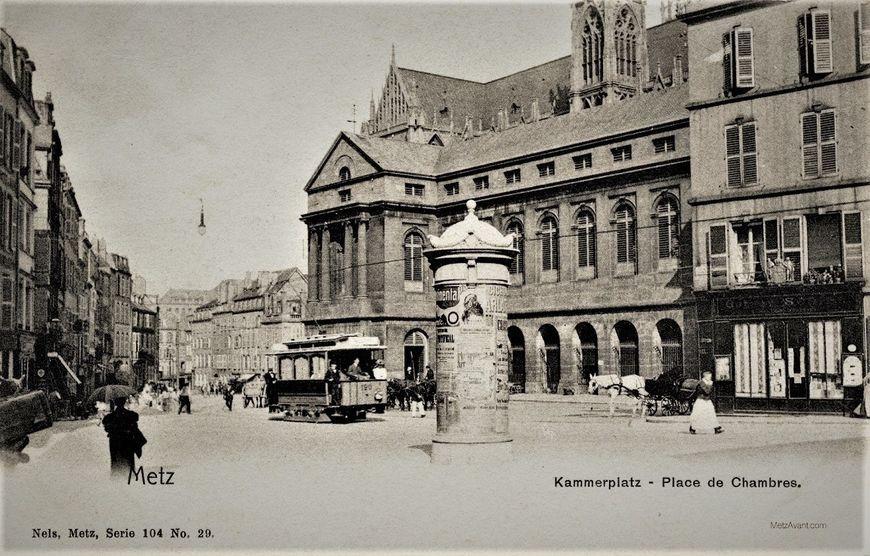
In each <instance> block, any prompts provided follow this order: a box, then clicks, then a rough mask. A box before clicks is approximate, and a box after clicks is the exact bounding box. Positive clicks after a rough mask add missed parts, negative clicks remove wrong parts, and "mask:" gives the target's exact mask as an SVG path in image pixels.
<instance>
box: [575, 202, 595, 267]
mask: <svg viewBox="0 0 870 556" xmlns="http://www.w3.org/2000/svg"><path fill="white" fill-rule="evenodd" d="M577 266H579V267H589V266H595V217H594V216H593V215H592V213H589V212H583V213H581V214H580V216H579V217H578V219H577Z"/></svg>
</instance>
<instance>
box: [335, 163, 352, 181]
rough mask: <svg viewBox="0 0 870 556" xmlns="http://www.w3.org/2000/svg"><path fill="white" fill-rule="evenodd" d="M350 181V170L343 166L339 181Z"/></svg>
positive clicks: (339, 173)
mask: <svg viewBox="0 0 870 556" xmlns="http://www.w3.org/2000/svg"><path fill="white" fill-rule="evenodd" d="M349 179H350V168H348V167H347V166H342V167H341V169H340V170H339V171H338V181H347V180H349Z"/></svg>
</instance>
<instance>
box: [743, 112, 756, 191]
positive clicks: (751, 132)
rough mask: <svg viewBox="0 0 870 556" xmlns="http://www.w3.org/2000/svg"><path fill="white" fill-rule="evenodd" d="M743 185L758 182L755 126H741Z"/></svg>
mask: <svg viewBox="0 0 870 556" xmlns="http://www.w3.org/2000/svg"><path fill="white" fill-rule="evenodd" d="M741 132H742V135H743V185H747V184H750V183H756V182H758V158H757V157H758V155H757V154H756V145H755V124H754V123H751V124H743V125H742V126H741Z"/></svg>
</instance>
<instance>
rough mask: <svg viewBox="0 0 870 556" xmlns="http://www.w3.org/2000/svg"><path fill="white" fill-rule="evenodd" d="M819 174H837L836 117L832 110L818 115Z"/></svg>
mask: <svg viewBox="0 0 870 556" xmlns="http://www.w3.org/2000/svg"><path fill="white" fill-rule="evenodd" d="M819 143H820V148H819V151H820V155H821V156H820V160H821V167H820V172H819V173H820V174H821V175H829V174H836V173H837V129H836V115H835V113H834V111H833V110H825V111H823V112H822V113H821V114H819Z"/></svg>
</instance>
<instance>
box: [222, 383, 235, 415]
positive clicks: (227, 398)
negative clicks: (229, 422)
mask: <svg viewBox="0 0 870 556" xmlns="http://www.w3.org/2000/svg"><path fill="white" fill-rule="evenodd" d="M224 403H225V404H227V409H229V410H230V411H232V410H233V389H232V388H230V387H229V385H228V386H227V387H226V391H225V392H224Z"/></svg>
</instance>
